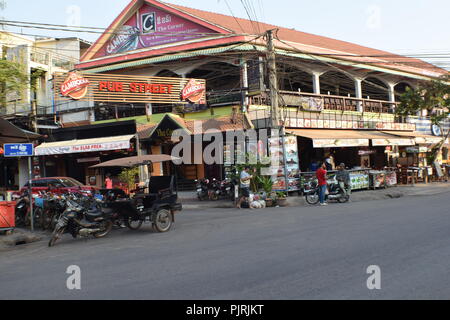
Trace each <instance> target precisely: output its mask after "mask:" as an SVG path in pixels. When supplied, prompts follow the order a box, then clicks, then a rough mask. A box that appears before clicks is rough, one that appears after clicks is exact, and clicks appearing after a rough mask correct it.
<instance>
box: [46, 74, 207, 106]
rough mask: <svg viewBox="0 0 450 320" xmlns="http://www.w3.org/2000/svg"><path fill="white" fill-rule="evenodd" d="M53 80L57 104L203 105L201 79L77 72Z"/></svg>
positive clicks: (203, 86)
mask: <svg viewBox="0 0 450 320" xmlns="http://www.w3.org/2000/svg"><path fill="white" fill-rule="evenodd" d="M54 78H55V80H54V94H55V100H56V101H68V100H80V101H94V102H113V103H161V104H189V103H196V104H200V105H201V104H206V82H205V80H201V79H182V78H168V77H142V76H129V75H115V74H114V75H113V74H82V73H79V72H70V73H68V74H60V73H59V74H55V77H54Z"/></svg>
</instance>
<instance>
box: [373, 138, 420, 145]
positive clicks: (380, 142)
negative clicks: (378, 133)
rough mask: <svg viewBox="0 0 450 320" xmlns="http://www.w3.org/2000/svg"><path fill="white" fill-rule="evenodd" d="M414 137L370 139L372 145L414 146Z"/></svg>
mask: <svg viewBox="0 0 450 320" xmlns="http://www.w3.org/2000/svg"><path fill="white" fill-rule="evenodd" d="M415 145H416V143H415V141H414V139H372V146H374V147H385V146H415Z"/></svg>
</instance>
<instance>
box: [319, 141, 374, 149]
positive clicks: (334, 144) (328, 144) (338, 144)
mask: <svg viewBox="0 0 450 320" xmlns="http://www.w3.org/2000/svg"><path fill="white" fill-rule="evenodd" d="M313 144H314V148H316V149H319V148H344V147H368V146H369V139H314V140H313Z"/></svg>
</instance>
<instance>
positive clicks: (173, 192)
mask: <svg viewBox="0 0 450 320" xmlns="http://www.w3.org/2000/svg"><path fill="white" fill-rule="evenodd" d="M175 160H177V158H175V157H171V156H168V155H145V156H137V157H129V158H121V159H117V160H111V161H107V162H104V163H101V164H98V165H95V166H92V167H91V168H106V167H124V168H132V167H137V166H145V165H152V164H153V163H161V162H169V161H172V162H173V161H175ZM135 192H136V193H134V195H133V196H130V195H127V194H126V193H125V192H124V191H123V190H120V189H118V190H105V191H104V192H103V196H104V206H105V207H106V208H107V209H108V210H109V211H111V212H112V214H113V215H114V216H115V217H116V219H117V220H122V221H123V222H124V223H125V225H126V226H127V227H128V228H129V229H131V230H138V229H139V228H140V227H141V226H142V225H143V224H144V223H151V224H152V225H153V228H154V229H155V230H156V231H158V232H167V231H169V230H170V228H171V227H172V225H173V223H174V222H175V213H177V212H180V211H181V210H182V205H181V203H180V202H179V199H178V191H177V185H176V177H175V176H162V177H151V178H150V181H149V184H148V186H145V187H142V188H140V189H138V190H135Z"/></svg>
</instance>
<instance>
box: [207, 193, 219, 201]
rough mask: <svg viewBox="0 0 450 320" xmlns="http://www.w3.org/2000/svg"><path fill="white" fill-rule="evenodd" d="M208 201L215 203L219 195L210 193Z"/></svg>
mask: <svg viewBox="0 0 450 320" xmlns="http://www.w3.org/2000/svg"><path fill="white" fill-rule="evenodd" d="M209 199H210V200H212V201H217V200H219V195H218V194H217V193H215V192H212V193H211V194H210V196H209Z"/></svg>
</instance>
